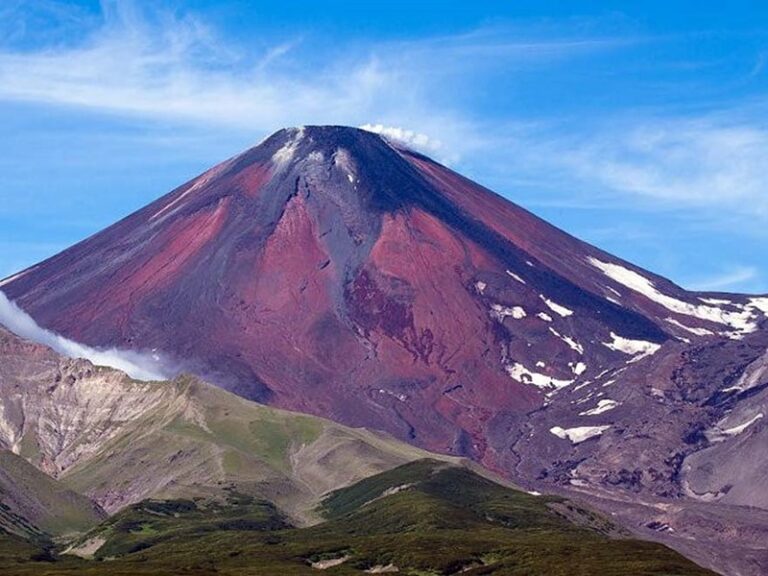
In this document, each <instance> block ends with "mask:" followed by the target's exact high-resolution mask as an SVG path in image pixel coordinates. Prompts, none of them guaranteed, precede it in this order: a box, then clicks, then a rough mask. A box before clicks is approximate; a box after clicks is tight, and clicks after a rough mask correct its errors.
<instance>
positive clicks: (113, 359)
mask: <svg viewBox="0 0 768 576" xmlns="http://www.w3.org/2000/svg"><path fill="white" fill-rule="evenodd" d="M0 324H3V325H4V326H5V327H6V328H8V329H9V330H10V331H11V332H13V333H14V334H16V335H17V336H20V337H22V338H26V339H27V340H31V341H33V342H37V343H38V344H42V345H44V346H48V347H50V348H53V350H55V351H56V352H58V353H59V354H62V355H64V356H67V357H69V358H85V359H86V360H90V361H91V362H92V363H93V364H95V365H97V366H108V367H110V368H116V369H117V370H120V371H122V372H125V373H126V374H128V375H129V376H130V377H131V378H135V379H136V380H144V381H152V380H165V379H167V378H168V377H169V376H170V374H167V373H166V370H165V369H164V368H163V365H162V364H163V363H162V360H161V359H160V358H159V357H157V356H148V355H146V354H141V353H139V352H133V351H131V350H118V349H117V348H108V349H97V348H91V347H90V346H85V345H84V344H79V343H77V342H74V341H73V340H69V339H68V338H64V337H63V336H61V335H59V334H55V333H54V332H51V331H50V330H46V329H45V328H42V327H40V326H39V325H38V324H37V322H35V320H34V319H33V318H32V317H31V316H30V315H29V314H27V313H26V312H24V310H22V309H21V308H19V307H18V306H17V305H16V304H15V303H14V302H11V301H10V300H9V299H8V298H7V297H6V295H5V294H4V293H3V292H2V291H0Z"/></svg>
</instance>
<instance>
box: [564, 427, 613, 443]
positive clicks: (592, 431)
mask: <svg viewBox="0 0 768 576" xmlns="http://www.w3.org/2000/svg"><path fill="white" fill-rule="evenodd" d="M610 427H611V426H610V425H606V426H577V427H575V428H561V427H560V426H553V427H552V428H550V429H549V431H550V432H551V433H552V434H554V435H555V436H557V437H558V438H562V439H563V440H570V441H571V444H579V443H581V442H584V441H585V440H589V439H590V438H594V437H595V436H600V435H601V434H602V433H603V432H605V431H606V430H608V429H609V428H610Z"/></svg>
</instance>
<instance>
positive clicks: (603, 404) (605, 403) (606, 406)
mask: <svg viewBox="0 0 768 576" xmlns="http://www.w3.org/2000/svg"><path fill="white" fill-rule="evenodd" d="M617 406H619V403H618V402H616V400H610V399H608V398H605V399H603V400H599V401H598V402H597V406H595V407H594V408H592V409H591V410H585V411H584V412H580V413H579V416H597V415H598V414H602V413H603V412H608V411H609V410H613V409H614V408H616V407H617Z"/></svg>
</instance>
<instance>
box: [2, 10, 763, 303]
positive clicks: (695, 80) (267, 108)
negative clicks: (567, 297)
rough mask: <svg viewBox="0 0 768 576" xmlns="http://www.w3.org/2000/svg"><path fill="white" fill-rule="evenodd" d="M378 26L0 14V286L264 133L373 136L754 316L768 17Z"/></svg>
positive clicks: (326, 18)
mask: <svg viewBox="0 0 768 576" xmlns="http://www.w3.org/2000/svg"><path fill="white" fill-rule="evenodd" d="M373 4H374V3H371V2H366V3H362V2H360V3H356V4H354V5H353V3H351V2H341V1H336V0H327V1H324V2H291V3H287V2H249V1H245V0H240V1H237V0H234V1H221V0H219V1H216V2H214V1H210V0H188V1H183V0H164V1H157V0H155V1H151V2H150V1H145V2H140V1H138V0H134V1H129V0H104V1H102V2H97V1H86V0H75V1H73V0H69V1H66V2H59V1H56V0H28V1H25V0H4V1H3V2H2V3H0V125H1V126H2V130H1V131H0V276H5V275H9V274H12V273H13V272H15V271H17V270H19V269H21V268H23V267H26V266H28V265H31V264H34V263H35V262H36V261H38V260H40V259H42V258H44V257H47V256H50V255H52V254H54V253H55V252H57V251H59V250H61V249H63V248H65V247H67V246H68V245H71V244H72V243H74V242H76V241H78V240H80V239H82V238H85V237H87V236H89V235H90V234H92V233H94V232H96V231H98V230H100V229H101V228H103V227H104V226H106V225H108V224H110V223H112V222H114V221H115V220H117V219H118V218H120V217H122V216H125V215H126V214H128V213H130V212H131V211H132V210H134V209H136V208H139V207H141V206H142V205H144V204H146V203H147V202H149V201H150V200H152V199H154V198H156V197H157V196H159V195H161V194H163V193H165V192H167V191H169V190H170V189H171V188H173V187H175V186H176V185H178V184H180V183H182V182H183V181H185V180H187V179H189V178H190V177H192V176H194V175H195V174H197V173H199V172H201V171H202V170H204V169H205V168H207V167H209V166H210V165H212V164H214V163H215V162H218V161H220V160H222V159H224V158H226V157H228V156H231V155H233V154H235V153H237V152H239V151H241V150H242V149H244V148H246V147H248V146H251V145H253V144H255V143H257V142H258V141H259V140H260V139H261V138H262V137H263V136H265V135H266V134H268V133H270V132H272V131H274V130H276V129H278V128H281V127H283V126H292V125H300V124H330V123H333V124H349V125H356V126H357V125H362V124H366V123H372V124H382V125H384V126H387V127H397V128H401V129H405V130H411V131H413V132H414V133H416V134H421V135H424V136H425V137H426V138H422V139H421V142H422V146H423V148H424V150H425V151H426V152H427V153H428V154H430V155H432V156H433V157H435V158H437V159H439V160H442V161H444V162H446V163H448V164H449V165H450V166H451V167H453V168H455V169H457V170H459V171H461V172H463V173H465V174H467V175H468V176H470V177H472V178H474V179H476V180H478V181H479V182H481V183H483V184H485V185H487V186H489V187H490V188H492V189H494V190H496V191H498V192H499V193H501V194H504V195H505V196H507V197H508V198H510V199H511V200H513V201H515V202H517V203H519V204H522V205H523V206H525V207H527V208H529V209H531V210H532V211H534V212H535V213H537V214H539V215H541V216H542V217H544V218H546V219H548V220H550V221H551V222H553V223H554V224H556V225H558V226H560V227H562V228H564V229H565V230H567V231H569V232H571V233H573V234H575V235H577V236H579V237H581V238H583V239H585V240H587V241H589V242H592V243H594V244H596V245H598V246H600V247H601V248H604V249H606V250H608V251H610V252H613V253H615V254H616V255H618V256H621V257H623V258H626V259H628V260H630V261H633V262H635V263H637V264H639V265H641V266H644V267H646V268H648V269H651V270H653V271H655V272H657V273H660V274H663V275H666V276H668V277H670V278H671V279H672V280H674V281H676V282H678V283H680V284H682V285H683V286H686V287H690V288H700V289H711V290H726V291H727V290H734V291H750V292H768V261H767V260H766V258H765V257H763V254H765V253H766V252H768V168H766V166H767V165H768V160H767V159H768V114H767V113H766V112H768V8H764V7H762V6H761V4H763V3H760V2H730V3H728V6H727V8H726V7H725V4H724V3H722V2H701V1H699V2H675V1H671V0H667V1H666V2H655V1H646V2H642V3H638V2H623V3H619V2H567V3H566V2H546V1H541V0H539V1H537V2H511V1H510V2H484V1H479V0H478V1H474V2H445V1H444V2H399V1H394V2H393V1H390V2H386V3H384V2H382V3H379V4H380V6H379V7H372V5H373ZM566 6H567V8H566Z"/></svg>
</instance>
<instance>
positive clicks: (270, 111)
mask: <svg viewBox="0 0 768 576" xmlns="http://www.w3.org/2000/svg"><path fill="white" fill-rule="evenodd" d="M49 4H50V5H56V4H57V3H49ZM101 16H102V20H101V21H99V22H97V23H96V24H94V22H93V18H85V17H83V18H81V19H80V20H78V19H77V18H75V17H71V18H69V19H68V21H69V22H70V23H71V27H72V28H73V31H72V33H71V34H70V35H69V36H68V41H62V42H59V43H57V44H55V45H41V46H39V47H36V48H34V49H31V50H30V49H23V50H22V49H18V48H17V47H14V46H13V45H10V46H9V45H7V44H6V45H3V44H2V43H0V99H4V100H7V101H18V102H32V103H38V104H46V105H57V106H62V105H63V106H71V107H77V108H83V109H91V110H95V111H103V112H110V113H116V114H122V115H135V116H138V117H148V118H153V119H160V120H168V121H190V122H194V123H199V124H204V125H213V126H218V127H220V128H222V129H232V128H237V129H243V128H246V129H248V130H251V131H252V132H258V131H261V132H265V131H270V130H274V129H277V128H280V127H284V126H291V125H296V124H305V123H326V124H331V123H339V124H349V125H361V124H373V125H376V124H384V125H388V126H405V128H403V132H407V131H413V132H415V133H419V134H428V135H429V138H430V140H431V141H432V142H434V141H440V142H442V143H443V145H444V146H443V147H442V149H443V152H444V153H445V154H446V156H450V157H451V158H452V159H456V158H459V157H461V156H463V155H464V154H471V153H473V152H475V151H476V150H477V149H478V148H479V147H482V146H488V145H491V143H492V140H493V138H494V135H493V134H490V133H482V134H481V133H480V131H481V130H485V129H486V126H485V125H483V124H481V123H480V122H478V121H477V120H476V119H475V117H474V116H473V114H471V113H470V112H469V111H467V110H464V109H462V107H461V106H458V105H456V106H454V105H452V104H451V103H450V102H449V101H446V99H442V100H441V101H439V102H438V101H437V100H436V98H435V97H434V95H435V94H438V93H444V92H446V91H445V90H444V88H445V86H444V84H445V83H446V82H449V81H450V79H454V80H455V78H456V76H457V75H461V74H463V73H464V72H466V71H467V70H477V69H480V68H482V69H484V70H485V73H490V72H489V70H490V69H496V68H503V69H505V70H509V69H510V67H513V66H520V67H526V66H527V67H530V66H535V65H541V64H542V63H546V62H555V61H561V60H568V59H573V58H577V57H584V56H586V55H589V54H593V53H595V52H599V51H605V50H611V49H614V48H615V47H616V46H617V45H619V44H621V43H623V42H625V41H621V42H620V41H617V40H615V39H612V38H606V39H602V38H597V39H578V38H577V39H572V38H564V39H554V40H553V39H550V38H541V39H533V40H531V39H530V38H527V37H526V36H525V35H524V32H523V31H521V30H512V29H509V28H505V27H493V28H483V29H479V30H475V31H473V32H470V33H466V34H458V35H455V36H451V37H435V38H425V39H420V40H415V41H401V42H389V41H381V42H378V43H376V42H371V43H363V44H359V43H358V44H354V43H351V44H350V45H349V46H341V47H339V48H329V47H325V48H322V49H321V51H324V52H323V57H322V58H320V59H317V58H314V59H313V56H314V55H313V54H312V52H314V51H316V50H315V49H314V48H315V47H314V46H312V47H311V49H308V48H307V47H306V46H304V45H303V42H302V39H301V38H294V39H289V40H287V41H279V42H275V43H274V45H273V46H269V47H266V48H259V49H252V50H247V49H245V48H244V47H242V46H237V45H231V44H229V43H228V42H227V41H224V40H222V39H221V38H219V36H218V35H217V32H216V31H215V30H212V29H211V28H210V27H208V26H207V25H205V24H203V23H202V21H201V20H200V19H197V18H195V17H193V16H189V15H185V16H183V17H178V16H174V15H171V14H168V13H163V12H162V11H159V10H158V11H156V12H149V11H148V10H142V9H139V8H137V5H136V4H135V3H133V2H129V1H119V0H112V1H109V2H104V3H103V10H102V14H101ZM78 22H80V28H79V29H78V27H77V23H78ZM71 38H75V39H76V40H72V39H71ZM489 56H493V58H490V57H489ZM307 61H310V63H308V62H307Z"/></svg>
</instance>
